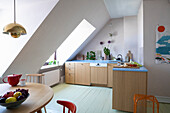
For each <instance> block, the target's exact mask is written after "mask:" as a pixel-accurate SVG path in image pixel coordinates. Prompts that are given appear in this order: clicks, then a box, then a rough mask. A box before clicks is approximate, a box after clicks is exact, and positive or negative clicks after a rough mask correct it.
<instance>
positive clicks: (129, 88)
mask: <svg viewBox="0 0 170 113" xmlns="http://www.w3.org/2000/svg"><path fill="white" fill-rule="evenodd" d="M134 94H145V95H146V94H147V72H131V71H113V97H112V99H113V100H112V108H113V109H117V110H122V111H128V112H133V107H134V102H133V97H134ZM142 107H143V108H142ZM139 108H140V111H139V113H145V110H146V107H145V105H141V106H140V107H139Z"/></svg>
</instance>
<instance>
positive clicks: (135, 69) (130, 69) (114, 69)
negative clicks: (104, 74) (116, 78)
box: [112, 67, 148, 72]
mask: <svg viewBox="0 0 170 113" xmlns="http://www.w3.org/2000/svg"><path fill="white" fill-rule="evenodd" d="M112 70H113V71H136V72H148V70H147V69H146V68H145V67H140V68H113V69H112Z"/></svg>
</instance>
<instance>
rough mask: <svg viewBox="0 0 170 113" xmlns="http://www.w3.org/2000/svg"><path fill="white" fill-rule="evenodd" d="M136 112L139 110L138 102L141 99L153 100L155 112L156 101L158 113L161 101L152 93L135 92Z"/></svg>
mask: <svg viewBox="0 0 170 113" xmlns="http://www.w3.org/2000/svg"><path fill="white" fill-rule="evenodd" d="M133 100H134V113H136V112H137V103H138V101H139V100H146V101H147V100H149V101H152V102H153V113H154V112H155V110H154V108H155V103H156V104H157V113H159V102H158V100H157V99H156V97H154V96H152V95H143V94H135V95H134V98H133Z"/></svg>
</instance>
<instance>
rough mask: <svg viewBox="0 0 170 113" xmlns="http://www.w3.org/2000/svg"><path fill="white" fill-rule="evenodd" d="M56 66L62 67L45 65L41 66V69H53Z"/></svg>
mask: <svg viewBox="0 0 170 113" xmlns="http://www.w3.org/2000/svg"><path fill="white" fill-rule="evenodd" d="M58 66H62V65H46V66H42V67H41V69H48V68H53V67H58Z"/></svg>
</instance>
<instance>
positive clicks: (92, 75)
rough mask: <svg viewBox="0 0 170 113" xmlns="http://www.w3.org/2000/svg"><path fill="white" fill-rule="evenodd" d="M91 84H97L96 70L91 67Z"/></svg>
mask: <svg viewBox="0 0 170 113" xmlns="http://www.w3.org/2000/svg"><path fill="white" fill-rule="evenodd" d="M91 83H94V84H97V68H96V67H91Z"/></svg>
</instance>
